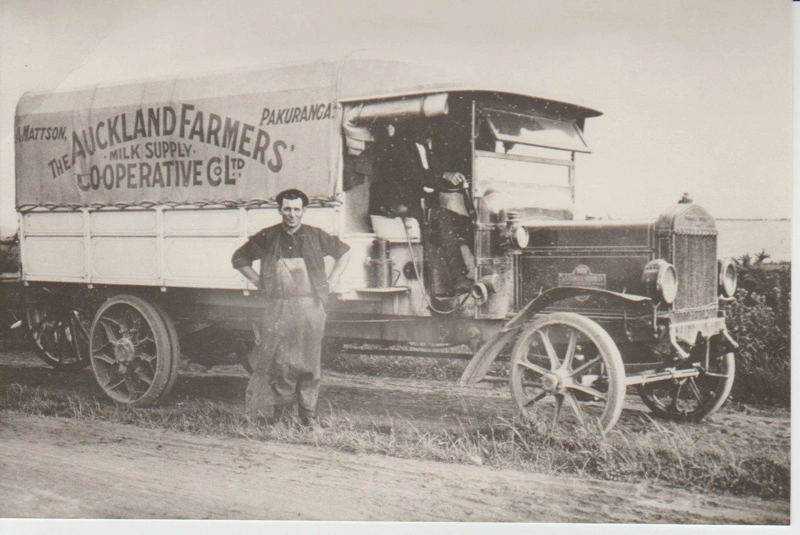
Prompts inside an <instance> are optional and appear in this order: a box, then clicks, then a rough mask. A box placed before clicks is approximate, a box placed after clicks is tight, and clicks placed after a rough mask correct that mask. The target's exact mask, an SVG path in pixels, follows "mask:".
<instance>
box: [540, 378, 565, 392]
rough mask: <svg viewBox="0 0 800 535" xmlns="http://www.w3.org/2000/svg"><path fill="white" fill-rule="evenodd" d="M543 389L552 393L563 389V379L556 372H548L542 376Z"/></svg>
mask: <svg viewBox="0 0 800 535" xmlns="http://www.w3.org/2000/svg"><path fill="white" fill-rule="evenodd" d="M542 390H544V391H545V392H549V393H551V394H553V393H555V392H558V391H559V390H561V380H560V379H559V378H558V376H557V375H556V374H554V373H548V374H547V375H545V376H544V377H542Z"/></svg>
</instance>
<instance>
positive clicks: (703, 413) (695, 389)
mask: <svg viewBox="0 0 800 535" xmlns="http://www.w3.org/2000/svg"><path fill="white" fill-rule="evenodd" d="M701 362H702V359H701ZM735 372H736V364H735V359H734V356H733V353H718V354H717V355H716V356H714V357H712V358H711V359H710V361H709V369H708V370H704V369H701V370H700V375H698V376H697V377H689V378H684V379H671V380H668V381H658V382H653V383H646V384H643V385H639V397H641V398H642V401H643V402H644V404H645V405H647V408H649V409H650V410H651V411H653V414H655V415H656V416H658V417H661V418H669V419H671V420H678V421H688V422H699V421H700V420H702V419H703V418H707V417H708V416H711V415H712V414H714V413H715V412H717V410H719V409H720V407H722V405H723V404H724V403H725V400H727V399H728V395H729V394H730V393H731V388H732V387H733V379H734V375H735Z"/></svg>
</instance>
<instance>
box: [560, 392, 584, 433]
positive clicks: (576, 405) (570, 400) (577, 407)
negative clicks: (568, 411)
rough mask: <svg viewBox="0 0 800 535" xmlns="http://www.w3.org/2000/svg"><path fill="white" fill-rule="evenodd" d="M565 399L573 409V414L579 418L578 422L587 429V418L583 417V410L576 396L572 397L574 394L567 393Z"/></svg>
mask: <svg viewBox="0 0 800 535" xmlns="http://www.w3.org/2000/svg"><path fill="white" fill-rule="evenodd" d="M564 397H566V398H567V403H569V406H570V407H572V412H574V413H575V416H576V417H577V418H578V422H579V423H580V424H581V425H582V426H584V427H586V417H585V416H584V415H583V409H581V404H580V403H578V400H577V399H575V396H573V395H572V392H567V393H566V394H564Z"/></svg>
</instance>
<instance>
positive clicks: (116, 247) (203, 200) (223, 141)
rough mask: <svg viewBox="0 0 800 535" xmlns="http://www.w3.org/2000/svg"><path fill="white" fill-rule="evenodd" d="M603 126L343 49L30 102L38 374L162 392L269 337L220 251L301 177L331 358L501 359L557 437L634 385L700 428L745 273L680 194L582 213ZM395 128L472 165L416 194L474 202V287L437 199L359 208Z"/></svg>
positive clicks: (525, 411) (26, 256)
mask: <svg viewBox="0 0 800 535" xmlns="http://www.w3.org/2000/svg"><path fill="white" fill-rule="evenodd" d="M599 115H601V113H600V112H598V111H596V110H594V109H591V108H588V107H584V106H581V105H578V104H572V103H568V102H564V101H562V100H559V99H558V97H557V96H553V95H544V94H539V93H535V92H534V91H531V94H523V93H520V92H515V91H508V90H503V89H502V88H497V87H489V86H481V85H475V84H466V83H463V82H458V81H450V80H445V79H443V78H442V76H441V74H439V73H438V72H435V71H430V70H425V69H423V68H421V67H419V66H415V65H411V64H406V63H400V62H392V61H383V60H369V59H355V58H347V59H344V60H341V61H318V62H311V63H305V64H292V65H284V66H276V67H269V68H262V69H253V70H248V71H245V72H236V73H222V74H213V75H205V76H195V77H180V78H170V79H161V80H149V81H142V82H135V83H124V84H99V85H94V86H91V87H86V88H82V89H77V90H63V91H51V92H38V93H36V92H32V93H27V94H25V95H24V96H23V97H22V98H21V99H20V101H19V104H18V106H17V112H16V122H15V148H16V207H17V211H18V222H19V246H20V259H21V269H20V283H21V284H22V285H24V287H25V288H24V289H25V291H24V299H25V303H24V308H25V311H26V312H25V323H26V325H27V328H28V330H29V331H30V333H31V338H32V340H33V342H34V344H35V346H36V349H37V353H38V354H39V355H40V356H41V357H42V358H43V359H44V360H45V362H47V363H48V364H49V365H51V366H53V367H54V368H56V369H59V370H64V371H69V370H77V369H82V368H84V367H86V366H89V365H91V367H92V370H93V373H94V376H95V378H96V380H97V383H98V385H99V386H100V388H101V389H102V390H103V392H105V394H107V395H108V396H109V397H110V398H111V399H113V400H115V401H116V402H118V403H122V404H128V405H135V406H146V405H153V404H156V403H158V402H159V401H161V400H162V399H164V397H165V396H167V395H168V394H169V392H170V389H171V388H172V386H173V385H174V383H175V380H176V378H177V377H178V374H179V371H178V364H179V361H180V360H181V359H182V358H183V359H189V360H197V361H198V362H201V361H202V362H209V361H210V362H213V361H214V359H215V358H219V355H222V354H229V353H234V354H237V355H243V354H246V352H247V351H248V349H249V348H250V347H252V346H253V344H254V343H256V342H257V341H258V340H259V337H260V333H259V317H260V315H261V312H262V310H263V307H264V302H265V301H264V299H263V297H262V296H261V295H259V291H258V289H257V288H255V287H254V286H253V285H252V284H250V283H249V282H248V281H247V280H246V279H245V278H244V277H243V276H242V275H241V274H240V273H239V272H237V271H236V270H234V269H233V268H232V267H231V255H232V253H233V252H234V251H235V250H236V249H237V248H238V247H239V246H241V244H242V243H244V241H246V240H247V238H248V237H249V236H251V235H253V234H254V233H256V232H258V231H259V230H260V229H262V228H263V227H266V226H269V225H273V224H276V223H278V222H279V221H280V216H279V213H278V210H277V209H276V203H275V196H276V195H277V193H278V192H280V191H281V190H283V189H287V188H298V189H301V190H303V191H304V192H305V193H306V194H307V195H308V197H309V198H310V204H309V206H308V208H307V210H306V215H305V218H304V223H307V224H311V225H314V226H318V227H321V228H323V229H325V230H326V231H327V232H329V233H331V234H333V235H336V236H338V237H339V238H341V239H342V240H343V241H345V242H346V243H347V244H348V245H350V247H351V260H350V263H349V264H348V267H347V269H346V271H345V273H344V274H343V276H342V278H341V281H340V282H339V286H338V287H337V288H332V289H331V290H332V296H331V299H330V301H329V303H328V305H327V313H328V320H327V324H326V347H328V349H329V350H330V351H335V350H336V348H337V346H338V347H341V345H342V344H344V343H353V342H358V343H368V344H378V345H381V344H383V345H386V346H388V345H390V344H402V343H407V344H408V343H412V344H414V345H415V346H421V347H426V346H427V347H431V348H439V347H442V346H447V345H453V346H456V345H461V346H463V347H468V348H469V352H468V356H469V363H468V365H467V366H466V369H465V371H464V374H463V376H462V378H461V383H462V384H463V385H469V384H474V383H476V382H479V381H481V380H483V379H485V378H486V376H487V373H488V371H489V370H490V368H491V367H492V364H493V363H494V362H495V361H497V360H498V358H500V359H503V360H508V363H509V364H508V381H509V384H510V390H511V397H512V398H513V400H514V402H515V404H516V405H517V407H518V409H519V411H520V413H521V415H522V416H523V417H524V418H525V419H528V420H531V421H536V422H548V425H551V424H552V425H553V426H559V425H566V426H594V427H597V428H599V429H600V430H601V431H603V432H607V431H608V430H610V429H611V428H612V427H613V426H614V424H615V423H616V422H617V420H618V419H619V417H620V414H621V412H622V409H623V405H624V400H625V396H626V392H627V390H628V387H632V388H633V387H635V388H636V390H637V392H638V395H639V396H640V397H641V399H642V401H643V402H644V403H645V404H646V406H647V407H648V408H649V409H650V410H651V411H652V412H653V413H654V414H655V415H657V416H659V417H665V418H671V419H677V420H689V421H699V420H701V419H703V418H705V417H707V416H709V415H711V414H712V413H714V412H715V411H716V410H718V409H719V408H720V407H721V406H722V405H723V403H724V402H725V400H726V399H727V397H728V395H729V392H730V390H731V386H732V384H733V380H734V373H735V371H734V370H735V359H734V352H735V349H736V347H737V345H736V342H735V341H734V340H733V339H732V338H731V336H730V335H729V334H728V331H727V329H726V323H725V314H724V310H723V309H722V307H721V306H720V303H721V302H722V301H724V300H725V299H730V298H731V297H732V296H733V294H734V292H735V290H736V270H735V267H734V263H733V262H732V261H730V260H726V261H719V260H718V259H717V230H716V225H715V221H714V218H713V217H712V216H711V214H709V213H708V211H706V210H705V209H704V208H702V207H701V206H699V205H697V204H695V203H693V202H692V201H691V200H690V199H689V198H688V197H685V198H683V199H681V202H678V203H672V204H669V205H668V206H667V208H666V209H664V210H663V212H662V213H660V214H658V215H656V216H654V217H653V219H652V220H648V221H618V220H598V219H591V220H576V219H575V213H574V212H575V172H576V155H581V154H588V153H590V152H591V148H590V146H589V142H588V140H587V136H586V133H585V127H586V120H587V119H591V118H593V117H597V116H599ZM389 125H396V126H400V127H405V126H413V127H414V128H415V129H417V130H418V129H419V128H427V129H428V130H429V131H430V132H432V134H431V135H432V136H435V137H436V138H437V139H438V140H439V141H440V142H442V143H443V144H444V145H446V146H447V147H449V149H450V150H451V151H452V153H453V154H454V155H455V156H454V161H457V162H458V163H457V165H458V166H459V169H458V170H459V172H461V173H463V175H464V176H465V177H466V187H465V188H464V189H463V190H461V191H456V192H452V191H451V192H446V193H445V192H443V193H440V194H439V195H438V197H439V199H435V197H436V195H437V193H436V192H428V194H427V198H434V199H433V200H434V201H436V200H438V201H439V202H441V203H442V204H443V205H447V206H449V204H446V203H456V204H458V203H460V206H461V208H462V209H464V210H465V213H466V214H468V217H469V221H470V225H471V230H472V232H471V234H470V239H467V240H464V242H463V243H461V244H460V247H461V250H462V255H463V259H464V261H465V263H466V264H467V266H468V268H469V269H470V276H471V278H472V279H473V281H474V284H473V285H472V287H471V288H470V290H469V291H468V292H467V293H463V294H454V293H453V292H452V291H448V288H447V276H446V275H447V272H446V271H447V267H446V264H444V263H443V262H442V259H441V255H440V254H439V251H437V247H436V246H435V244H434V243H433V242H432V240H431V225H430V223H431V222H430V221H429V220H428V214H429V213H430V212H428V211H424V210H423V211H422V212H421V213H422V214H423V215H422V216H421V217H418V218H411V217H400V216H398V217H387V216H386V215H385V214H384V215H380V214H376V213H370V212H371V210H370V208H369V207H370V192H371V186H372V185H373V184H375V183H376V181H378V180H380V179H381V178H382V177H381V176H379V174H380V172H379V170H380V169H382V168H385V165H384V164H386V162H385V161H382V158H385V157H386V152H385V151H383V150H382V145H381V144H382V143H383V139H384V137H385V136H384V135H383V132H385V131H386V130H387V129H388V127H389ZM609 187H613V184H609ZM454 193H455V195H454ZM665 204H667V203H666V202H665ZM423 208H425V206H424V201H423ZM418 219H422V220H418ZM256 267H257V266H256ZM721 300H722V301H721ZM564 405H566V406H567V407H566V409H564ZM562 409H564V410H562Z"/></svg>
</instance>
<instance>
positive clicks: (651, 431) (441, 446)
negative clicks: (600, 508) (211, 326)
mask: <svg viewBox="0 0 800 535" xmlns="http://www.w3.org/2000/svg"><path fill="white" fill-rule="evenodd" d="M0 410H5V411H18V412H21V413H25V414H32V415H42V416H57V417H62V418H78V419H83V420H96V421H108V422H114V423H120V424H133V425H136V426H141V427H148V428H156V429H167V430H171V431H177V432H190V433H193V434H202V435H218V436H225V437H240V438H241V437H243V438H248V439H251V440H271V441H278V442H284V443H292V444H308V445H314V446H324V447H328V448H333V449H337V450H341V451H347V452H355V453H379V454H384V455H390V456H394V457H400V458H416V459H428V460H433V461H445V462H450V463H463V464H484V465H489V466H495V467H503V468H514V469H521V470H529V471H535V472H538V473H546V474H552V475H567V476H575V477H594V478H600V479H605V480H612V481H631V482H637V483H640V482H642V481H646V482H653V483H655V482H658V483H666V484H669V485H672V486H675V487H680V488H687V489H696V490H701V491H707V492H716V493H723V494H734V495H750V496H759V497H762V498H779V499H787V498H788V497H789V457H788V452H775V451H772V450H769V449H766V448H765V449H763V450H758V449H754V450H748V451H747V452H746V453H744V454H742V453H737V452H736V451H734V450H733V449H731V448H729V447H727V446H726V445H725V444H724V443H712V444H709V443H706V442H704V443H702V444H701V443H699V442H698V441H697V440H695V438H693V437H692V436H690V435H689V434H688V433H687V432H686V431H685V430H684V428H682V427H681V426H678V425H674V424H671V423H670V424H661V423H658V422H654V421H650V420H649V419H647V418H646V416H642V418H643V420H642V422H640V425H639V426H638V427H637V430H636V431H633V432H631V431H626V432H624V433H623V432H621V431H616V430H615V431H612V432H611V433H610V434H609V435H607V436H604V435H602V434H600V433H599V432H596V431H592V430H586V429H578V430H572V431H563V432H556V433H549V432H546V431H543V430H541V429H539V428H537V427H536V426H530V425H526V424H524V423H521V422H517V421H506V420H497V419H487V420H486V421H483V422H480V425H479V426H478V427H477V429H476V428H474V427H470V428H469V429H467V428H465V427H462V428H456V429H443V430H439V431H420V430H418V429H417V428H415V427H414V426H413V425H411V424H409V423H408V422H400V421H398V422H393V423H392V424H391V425H388V426H387V425H385V424H383V425H372V424H369V423H366V424H365V423H363V422H360V423H359V422H356V421H354V420H353V419H351V418H350V416H349V415H348V414H346V413H343V412H339V411H330V412H329V413H327V414H325V415H323V416H322V418H321V421H320V426H318V427H315V428H311V429H305V428H301V427H299V426H297V425H293V423H291V422H287V423H281V424H278V425H275V426H271V427H270V426H265V425H263V424H261V423H259V422H257V421H253V420H251V419H249V418H248V417H247V416H245V415H244V414H242V413H241V409H240V408H239V409H237V408H236V407H231V406H228V405H225V404H222V403H219V402H212V401H207V400H195V401H189V402H187V403H181V404H178V405H175V406H171V407H158V408H152V409H137V408H130V407H126V406H120V405H114V404H110V403H107V402H104V401H100V400H97V399H93V398H87V397H81V396H80V395H78V394H74V393H63V392H49V391H46V390H42V389H38V388H30V387H27V386H22V385H19V384H11V385H7V386H5V387H4V389H3V390H2V392H1V393H0Z"/></svg>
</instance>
